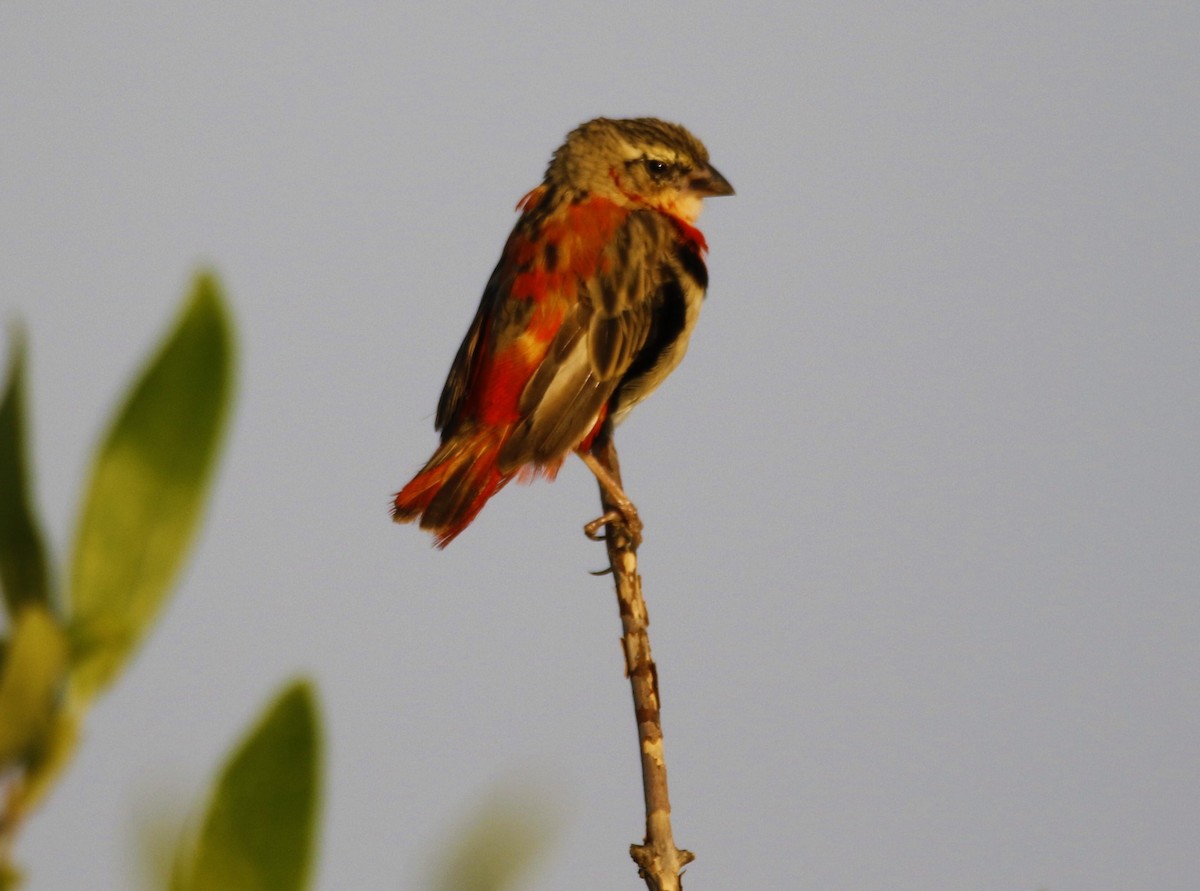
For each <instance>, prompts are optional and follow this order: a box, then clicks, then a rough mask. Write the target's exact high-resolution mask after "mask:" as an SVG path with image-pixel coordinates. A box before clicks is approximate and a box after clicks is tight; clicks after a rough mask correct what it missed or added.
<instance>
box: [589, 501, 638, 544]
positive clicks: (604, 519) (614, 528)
mask: <svg viewBox="0 0 1200 891" xmlns="http://www.w3.org/2000/svg"><path fill="white" fill-rule="evenodd" d="M606 526H607V527H608V530H607V531H606V532H601V531H600V530H601V529H604V528H605V527H606ZM642 528H643V527H642V519H641V517H639V516H638V512H637V508H636V507H634V506H633V502H632V501H630V500H629V499H628V498H626V499H625V503H624V504H621V505H618V506H617V508H616V509H614V510H610V511H606V512H605V513H604V515H603V516H599V517H596V519H594V520H592V522H590V523H588V524H587V525H586V526H584V527H583V534H584V535H586V536H587V537H588V538H590V539H591V540H592V541H608V537H609V536H610V535H613V534H614V533H616V534H618V535H624V536H625V537H626V538H628V539H629V542H630V544H631V545H632V546H633V549H634V550H637V546H638V545H640V544H641V543H642Z"/></svg>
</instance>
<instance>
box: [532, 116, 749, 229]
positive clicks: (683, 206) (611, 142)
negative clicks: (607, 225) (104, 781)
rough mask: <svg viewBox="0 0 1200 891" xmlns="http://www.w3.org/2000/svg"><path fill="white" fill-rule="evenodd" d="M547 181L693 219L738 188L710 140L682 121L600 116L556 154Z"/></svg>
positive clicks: (573, 134)
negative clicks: (713, 157) (712, 159)
mask: <svg viewBox="0 0 1200 891" xmlns="http://www.w3.org/2000/svg"><path fill="white" fill-rule="evenodd" d="M546 184H547V185H548V186H551V187H552V188H561V189H564V190H565V191H567V192H569V193H571V194H572V195H573V196H579V197H582V196H592V195H598V196H601V197H604V198H607V199H609V200H610V201H613V202H615V203H617V204H619V205H621V206H643V207H650V208H654V209H656V210H661V211H663V212H664V213H669V214H671V215H672V216H676V217H679V218H680V219H682V220H684V221H685V222H687V223H693V222H695V220H696V218H697V217H698V216H700V210H701V208H702V207H703V201H704V199H705V198H707V197H710V196H717V195H732V194H733V186H731V185H730V184H729V181H728V180H727V179H725V177H723V176H722V175H721V174H720V172H718V171H717V169H716V168H715V167H713V166H712V165H711V164H710V163H709V162H708V150H707V149H705V147H704V144H703V143H702V142H700V140H699V139H697V138H696V137H695V136H693V135H692V134H691V133H689V132H688V131H687V130H686V129H684V128H683V127H681V126H679V125H678V124H669V123H667V122H666V121H660V120H658V119H657V118H630V119H627V120H612V119H609V118H596V119H595V120H594V121H588V122H587V123H586V124H581V125H580V126H579V127H577V128H576V129H575V130H573V131H571V133H570V134H568V136H567V141H566V142H565V143H563V145H562V147H561V148H559V149H558V151H556V152H555V153H554V157H553V158H552V159H551V161H550V166H549V168H547V170H546Z"/></svg>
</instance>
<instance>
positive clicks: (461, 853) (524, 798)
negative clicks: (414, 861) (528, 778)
mask: <svg viewBox="0 0 1200 891" xmlns="http://www.w3.org/2000/svg"><path fill="white" fill-rule="evenodd" d="M536 792H537V790H536V789H534V788H533V787H532V786H531V784H529V783H522V784H521V785H520V786H510V787H509V788H502V789H498V790H496V791H495V792H493V793H492V794H491V795H489V796H488V798H487V800H485V801H484V802H483V803H482V805H481V806H480V807H479V808H478V810H477V811H476V812H475V813H473V814H472V815H470V818H469V820H468V821H467V822H466V823H465V824H464V825H463V826H460V827H458V828H457V829H456V830H454V831H453V832H452V833H451V836H450V837H451V839H452V840H453V843H452V844H450V845H448V846H447V848H446V849H445V850H444V851H442V852H441V860H440V862H439V863H438V864H437V866H436V874H435V876H434V878H433V882H432V886H433V888H434V889H435V891H503V889H507V888H516V887H521V886H523V885H524V884H528V874H529V873H530V871H531V870H532V868H533V866H534V864H536V862H537V861H538V860H539V859H540V858H541V857H542V856H543V855H544V854H545V853H546V852H547V851H548V850H549V848H550V845H551V844H552V842H553V841H554V838H555V836H556V835H557V834H558V832H559V830H560V829H561V827H562V818H561V815H560V814H558V813H557V811H558V810H559V808H558V807H557V805H555V804H554V802H553V801H552V800H551V799H550V798H548V797H545V796H544V795H540V794H535V793H536Z"/></svg>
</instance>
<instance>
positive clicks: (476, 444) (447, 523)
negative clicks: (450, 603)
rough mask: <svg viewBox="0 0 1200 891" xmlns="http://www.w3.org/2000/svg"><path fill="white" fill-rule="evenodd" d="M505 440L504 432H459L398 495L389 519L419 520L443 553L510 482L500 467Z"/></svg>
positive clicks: (504, 430) (505, 432) (508, 474)
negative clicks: (489, 500)
mask: <svg viewBox="0 0 1200 891" xmlns="http://www.w3.org/2000/svg"><path fill="white" fill-rule="evenodd" d="M507 434H508V431H507V430H506V429H504V428H495V427H490V428H488V427H483V428H479V429H476V430H467V431H462V432H460V433H458V434H457V435H456V436H454V437H452V438H451V439H449V440H447V441H446V442H444V443H442V446H441V448H439V449H438V450H437V451H436V452H434V454H433V457H432V458H430V459H429V463H427V464H426V465H425V466H424V467H423V468H422V469H421V472H420V473H418V474H417V475H416V476H415V477H413V479H412V482H410V483H409V484H408V485H407V486H405V487H404V488H403V489H402V490H401V491H400V492H399V493H398V494H397V495H396V501H395V504H394V505H393V507H392V519H394V520H395V521H396V522H397V523H407V522H409V521H411V520H415V519H417V518H418V517H420V519H421V528H422V529H428V530H430V531H431V532H433V533H434V534H435V535H436V536H437V538H436V541H435V543H436V544H437V546H438V547H439V548H444V547H445V546H446V545H448V544H449V543H450V542H451V541H453V540H454V537H455V536H456V535H458V534H459V533H460V532H462V531H463V530H464V529H466V528H467V526H468V525H470V523H471V521H472V520H473V519H475V515H476V514H478V513H479V511H480V510H482V509H483V506H484V505H485V504H487V501H488V499H489V498H491V497H492V496H493V495H495V494H496V493H497V492H499V491H500V490H501V489H502V488H503V487H504V484H505V483H507V482H508V481H509V480H510V479H511V478H512V474H511V473H507V474H504V473H501V472H500V467H499V457H500V447H501V446H502V445H503V444H504V440H505V439H506V438H507Z"/></svg>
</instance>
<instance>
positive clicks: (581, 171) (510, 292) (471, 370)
mask: <svg viewBox="0 0 1200 891" xmlns="http://www.w3.org/2000/svg"><path fill="white" fill-rule="evenodd" d="M732 194H733V187H732V186H731V185H730V184H729V182H728V180H726V179H725V177H723V176H722V175H721V174H720V173H718V172H717V170H716V168H715V167H713V166H712V165H711V164H709V163H708V151H707V150H706V149H705V148H704V145H703V144H702V143H701V142H700V141H699V140H698V139H696V137H694V136H693V135H692V134H691V133H689V132H688V131H687V130H685V129H684V128H683V127H681V126H679V125H678V124H669V123H666V122H665V121H660V120H657V119H655V118H633V119H629V120H610V119H608V118H597V119H596V120H593V121H588V122H587V123H586V124H582V125H580V126H579V127H578V128H576V129H575V130H574V131H572V132H571V133H570V134H568V136H567V139H566V142H564V143H563V145H562V147H560V148H559V149H558V150H557V151H556V152H555V153H554V156H553V158H552V159H551V160H550V164H549V166H548V167H547V169H546V176H545V180H544V181H543V183H542V184H541V185H540V186H538V187H537V188H535V189H534V190H533V191H531V192H529V193H528V194H527V195H525V197H524V198H522V199H521V201H520V202H519V203H518V204H517V209H518V210H520V211H521V216H520V218H519V219H518V220H517V223H516V226H515V227H514V228H513V231H512V234H511V235H510V236H509V238H508V242H507V243H506V244H505V246H504V251H503V253H502V254H501V256H500V261H499V262H498V263H497V264H496V268H495V271H493V272H492V276H491V278H490V279H489V280H488V283H487V286H486V287H485V288H484V291H483V299H482V300H481V301H480V303H479V310H478V311H477V312H476V313H475V320H474V321H473V322H472V323H471V328H470V330H469V331H468V332H467V336H466V339H465V340H464V341H463V343H462V346H461V347H460V348H459V350H458V355H457V356H456V357H455V359H454V364H453V366H452V367H451V369H450V375H449V377H448V378H447V379H446V385H445V387H444V389H443V390H442V397H441V400H440V401H439V403H438V409H437V416H436V420H435V426H436V428H437V429H438V430H440V431H441V435H442V443H441V445H440V446H439V447H438V449H437V451H435V452H434V453H433V457H432V458H430V459H429V461H428V463H427V464H426V465H425V466H424V467H423V468H422V469H421V471H420V473H418V474H417V475H416V476H415V477H414V478H413V480H412V481H411V482H410V483H409V484H408V485H407V486H405V487H404V489H403V490H402V491H401V492H400V493H399V494H398V495H396V500H395V505H394V507H393V510H392V516H393V518H394V519H395V520H396V522H398V523H407V522H409V521H412V520H416V519H418V518H419V519H420V523H421V528H423V529H428V530H429V531H431V532H433V533H434V535H435V536H436V544H437V545H438V546H439V547H445V546H446V545H447V544H448V543H449V542H450V541H451V540H452V539H453V538H454V537H455V536H456V535H458V534H459V533H460V532H462V531H463V529H465V528H466V527H467V525H468V524H469V523H470V522H471V520H473V519H474V518H475V515H476V514H478V513H479V511H480V509H481V508H482V507H483V505H484V504H485V503H486V502H487V500H488V499H489V498H491V497H492V496H493V495H495V494H496V492H498V491H499V490H500V489H501V488H502V487H503V486H504V485H505V484H506V483H507V482H508V481H509V480H511V479H512V478H513V477H514V476H517V477H520V478H522V479H533V478H534V477H536V476H539V475H542V476H546V477H547V478H550V479H553V478H554V476H555V474H556V473H557V472H558V469H559V467H560V466H561V465H562V462H563V460H564V459H565V458H566V456H567V454H568V453H569V452H571V451H572V450H575V451H576V452H577V453H578V454H579V455H580V456H581V457H582V458H583V459H584V461H585V463H586V464H587V465H588V466H589V467H590V468H591V469H592V471H593V472H594V473H595V474H596V475H597V478H598V479H599V480H600V483H601V485H602V486H604V487H605V489H606V490H607V491H608V492H609V493H610V496H612V497H613V498H614V499H615V500H616V501H617V502H618V504H620V505H621V507H622V510H623V511H624V512H626V513H632V514H633V515H634V517H636V512H634V511H633V506H632V504H630V503H629V499H628V498H627V497H625V495H624V493H623V492H621V490H620V487H619V485H618V484H617V483H616V482H615V480H613V478H612V477H611V476H609V475H608V474H607V473H605V470H604V468H603V467H601V466H600V465H599V462H598V461H597V460H596V458H595V457H594V456H592V455H590V454H589V453H588V449H589V448H590V447H591V444H592V440H593V439H594V438H595V436H596V435H597V433H598V432H599V430H600V428H601V426H602V425H603V424H604V423H605V421H606V420H611V422H612V423H614V424H616V423H618V422H620V421H621V419H622V418H624V417H625V415H626V414H627V413H628V412H629V410H630V409H631V408H633V406H634V405H636V404H637V403H639V402H641V401H642V400H643V399H645V398H646V396H648V395H649V394H650V392H651V391H652V390H653V389H654V388H655V387H657V386H658V385H659V383H661V382H662V380H663V379H664V378H665V377H666V376H667V375H668V374H670V373H671V371H673V370H674V369H675V367H676V366H677V365H678V364H679V362H680V360H681V359H682V358H683V354H684V351H685V350H686V349H687V343H688V336H689V335H690V334H691V331H692V328H693V326H694V325H695V324H696V319H697V317H698V316H699V313H700V304H701V302H702V300H703V299H704V290H705V287H706V286H707V283H708V271H707V269H706V267H705V265H704V254H705V252H706V251H707V250H708V246H707V244H705V241H704V236H703V235H702V234H701V233H700V231H699V230H698V229H696V228H695V225H694V224H695V222H696V218H697V217H698V216H699V215H700V210H701V205H702V203H703V199H704V198H706V197H709V196H715V195H732ZM606 477H607V479H606ZM601 519H604V518H601ZM597 522H599V521H597Z"/></svg>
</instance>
